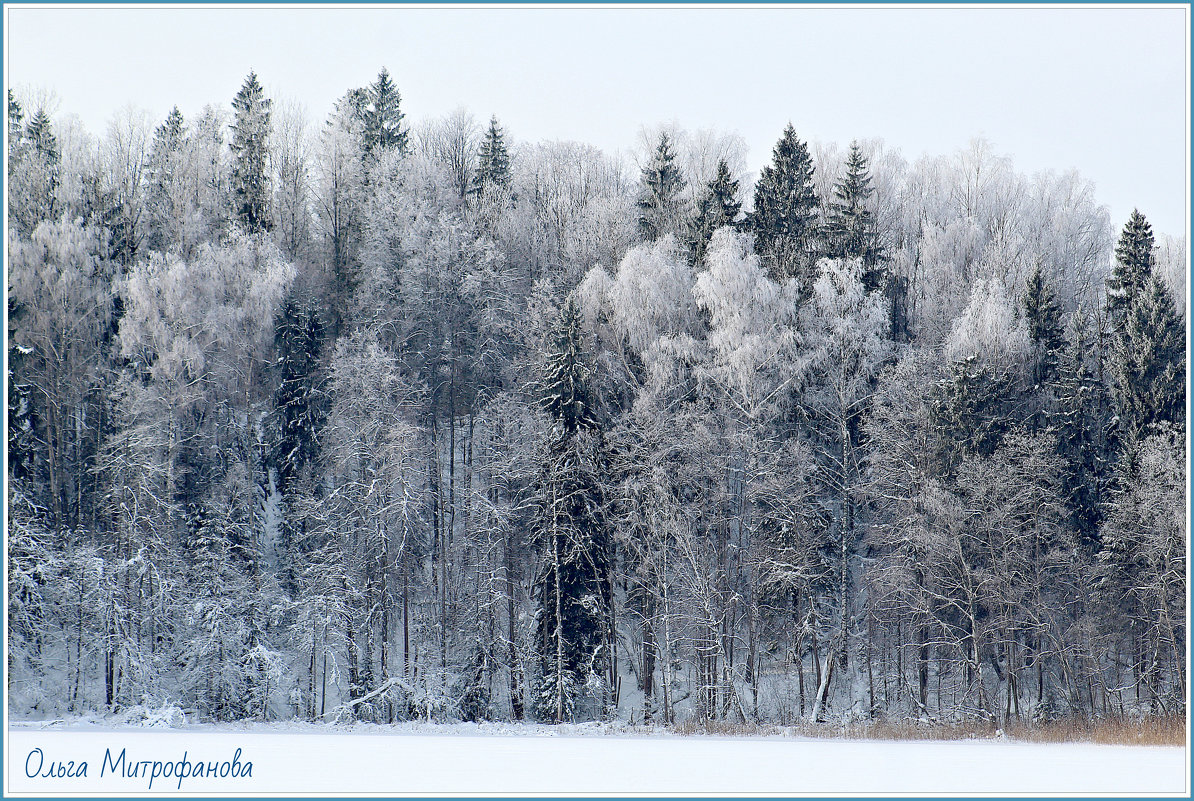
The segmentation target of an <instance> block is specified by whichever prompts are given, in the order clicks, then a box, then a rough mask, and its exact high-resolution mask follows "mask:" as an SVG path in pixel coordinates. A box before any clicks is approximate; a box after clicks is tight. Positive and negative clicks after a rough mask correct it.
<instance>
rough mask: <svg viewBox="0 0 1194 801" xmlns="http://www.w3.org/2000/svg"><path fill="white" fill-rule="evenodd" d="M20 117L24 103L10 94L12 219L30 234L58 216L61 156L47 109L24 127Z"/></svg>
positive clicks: (18, 229) (14, 225)
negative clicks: (20, 122)
mask: <svg viewBox="0 0 1194 801" xmlns="http://www.w3.org/2000/svg"><path fill="white" fill-rule="evenodd" d="M20 118H21V111H20V104H19V103H16V101H13V100H11V98H10V103H9V118H8V119H9V134H10V136H9V153H8V192H9V202H8V219H9V225H10V226H11V227H12V230H13V232H14V233H16V234H19V235H21V236H25V237H27V236H29V235H30V234H31V233H32V232H33V229H34V228H36V227H37V225H38V223H40V222H43V221H46V220H53V219H55V218H56V217H57V206H58V202H57V192H58V185H59V183H60V181H59V168H60V165H59V162H60V160H61V156H60V153H59V149H58V140H57V137H56V136H55V135H54V126H53V123H52V122H51V121H50V117H49V115H48V114H47V113H46V112H45V110H44V109H38V111H37V113H35V114H34V115H33V117H32V118H31V119H30V120H29V121H28V122H27V123H26V124H25V127H24V130H23V131H22V130H20V128H19V123H15V122H14V120H18V119H20ZM13 133H16V134H17V135H16V136H13V135H12V134H13Z"/></svg>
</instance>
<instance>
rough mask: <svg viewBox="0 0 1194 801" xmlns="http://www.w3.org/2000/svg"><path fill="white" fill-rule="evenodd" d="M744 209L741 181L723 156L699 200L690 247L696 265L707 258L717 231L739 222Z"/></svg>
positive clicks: (690, 253) (690, 254) (689, 242)
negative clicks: (710, 242) (706, 254)
mask: <svg viewBox="0 0 1194 801" xmlns="http://www.w3.org/2000/svg"><path fill="white" fill-rule="evenodd" d="M741 211H742V201H741V200H739V199H738V181H736V180H734V179H733V178H732V177H730V168H729V166H728V165H727V164H726V162H725V159H721V160H719V161H718V162H717V174H716V175H714V176H713V180H712V181H710V182H709V183H708V184H706V186H705V193H704V194H703V195H702V196H701V199H700V200H699V201H698V202H697V213H696V217H695V218H694V219H693V221H692V229H691V234H690V237H689V241H688V251H689V256H690V257H691V259H692V263H693V264H694V265H699V264H701V263H702V262H703V261H704V258H705V251H706V250H707V249H708V247H709V240H710V239H712V238H713V232H714V231H716V230H717V229H718V228H725V227H726V226H729V225H735V224H736V223H737V222H738V215H739V214H740V213H741Z"/></svg>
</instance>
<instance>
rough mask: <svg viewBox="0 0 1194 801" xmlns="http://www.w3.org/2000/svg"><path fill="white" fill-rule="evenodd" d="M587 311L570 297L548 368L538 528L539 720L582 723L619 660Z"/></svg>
mask: <svg viewBox="0 0 1194 801" xmlns="http://www.w3.org/2000/svg"><path fill="white" fill-rule="evenodd" d="M580 320H581V318H580V309H579V307H578V305H577V302H576V299H575V297H574V296H569V298H568V300H567V302H566V303H565V306H564V309H563V313H562V315H561V319H560V322H559V324H558V325H557V327H556V331H555V334H554V337H553V342H552V345H551V350H550V352H549V354H548V360H547V365H546V369H545V371H544V392H543V396H542V401H541V403H542V406H543V408H544V410H546V411H547V412H548V414H550V415H551V418H552V432H551V443H550V449H549V456H548V464H547V465H546V466H545V469H544V474H543V480H542V489H543V497H542V499H541V506H540V508H541V512H540V514H539V519H538V524H537V529H538V533H539V539H540V540H541V542H542V543H543V552H544V553H543V562H542V567H541V569H540V571H539V576H538V579H537V581H536V587H535V597H536V601H537V603H538V611H537V620H538V626H537V630H536V647H537V651H538V654H539V663H540V681H539V684H538V688H537V692H536V694H535V705H536V708H537V710H538V714H539V717H540V718H542V719H543V720H546V721H551V722H555V723H559V722H562V721H565V720H570V719H572V718H573V717H574V716H575V715H576V714H577V712H578V711H579V709H578V705H579V703H580V702H581V700H582V697H583V695H584V693H585V688H593V687H595V686H598V685H599V684H600V683H601V682H602V681H603V679H604V676H605V674H606V668H607V664H608V660H609V659H610V655H611V652H610V643H611V631H610V625H609V620H610V608H611V603H612V598H611V587H612V585H611V566H610V537H609V533H608V531H607V528H606V526H605V523H604V521H603V519H602V513H601V507H602V500H601V485H600V482H599V471H600V469H601V431H600V423H599V421H598V417H597V414H596V409H595V407H594V402H593V395H592V393H591V391H590V389H589V386H588V382H589V371H588V368H587V367H586V366H585V364H584V356H583V353H582V343H581V330H580Z"/></svg>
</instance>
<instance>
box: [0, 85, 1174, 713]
mask: <svg viewBox="0 0 1194 801" xmlns="http://www.w3.org/2000/svg"><path fill="white" fill-rule="evenodd" d="M362 80H363V81H368V80H369V77H368V76H362ZM232 89H235V87H231V88H230V93H231V90H232ZM229 99H231V104H228V102H227V101H226V100H225V101H224V102H221V103H218V104H214V105H210V106H207V107H205V108H202V109H188V110H185V111H183V110H179V109H178V108H175V109H174V110H173V111H171V112H170V114H169V116H168V117H166V118H165V119H164V120H151V119H149V118H148V116H147V115H146V114H145V113H143V112H139V111H137V110H135V109H126V110H124V111H121V112H119V113H118V114H116V115H115V116H114V117H113V119H112V121H111V123H110V125H109V126H108V129H107V130H106V131H105V132H102V134H96V133H93V132H89V131H87V130H85V129H84V128H83V126H82V124H81V123H80V122H79V121H78V118H76V117H73V116H71V115H70V114H69V113H54V112H55V111H56V110H55V109H49V110H47V109H46V108H41V107H39V105H38V103H37V101H36V96H34V95H30V96H29V97H19V96H14V95H13V94H12V93H11V92H10V93H9V96H8V191H9V195H8V197H9V206H8V217H7V220H8V253H9V262H8V275H7V280H8V292H9V296H8V336H9V339H8V351H7V356H8V420H9V428H8V440H7V447H8V475H7V479H8V493H7V503H8V535H7V536H8V564H7V569H8V573H7V581H8V592H9V602H8V624H9V640H8V648H9V650H8V682H9V684H8V687H9V692H10V696H9V699H10V700H9V711H10V713H11V714H12V715H14V716H16V717H18V718H41V717H45V716H61V715H70V714H83V713H96V712H98V713H106V712H120V711H122V710H128V709H130V708H133V707H136V706H137V705H144V706H152V707H159V708H160V707H163V706H165V707H173V706H177V707H179V708H181V709H184V710H188V711H189V712H190V713H191V714H192V715H193V716H195V718H196V719H199V720H204V719H211V720H221V721H227V720H239V719H279V718H289V717H296V718H303V719H311V720H324V721H342V720H347V719H356V720H366V721H373V722H381V723H385V722H393V721H399V720H411V719H424V720H466V721H475V720H504V721H522V720H525V721H542V722H559V721H583V720H605V719H617V720H625V721H635V722H637V723H654V724H670V723H680V722H685V721H691V720H694V719H695V720H698V721H699V720H714V721H721V720H730V721H742V722H764V723H777V724H780V725H790V724H792V723H795V722H799V721H805V722H809V723H812V722H815V721H842V720H859V719H872V718H885V719H895V720H906V719H922V720H931V721H939V722H957V721H964V720H981V721H989V722H992V723H1002V722H1005V721H1008V720H1018V721H1025V722H1031V721H1044V720H1051V719H1056V718H1062V717H1067V716H1083V717H1091V716H1095V717H1099V716H1116V717H1118V716H1137V715H1174V714H1183V713H1184V712H1185V706H1184V698H1185V693H1186V687H1185V670H1186V664H1185V652H1186V639H1185V631H1186V619H1185V607H1186V595H1185V585H1186V563H1185V553H1186V523H1185V519H1186V511H1185V486H1186V472H1185V462H1186V444H1185V443H1186V411H1185V409H1186V395H1185V381H1186V354H1185V338H1186V333H1185V330H1186V315H1187V313H1188V312H1187V309H1186V304H1185V296H1186V285H1185V270H1186V250H1185V248H1186V245H1185V241H1184V240H1183V239H1178V238H1171V237H1168V236H1165V235H1162V234H1161V233H1160V232H1157V233H1154V232H1153V231H1152V229H1151V227H1150V225H1149V223H1148V221H1147V220H1146V218H1145V216H1144V215H1143V214H1141V213H1139V212H1137V213H1133V214H1132V215H1131V218H1130V219H1128V220H1115V221H1113V220H1111V219H1110V216H1109V214H1108V213H1107V211H1106V209H1105V208H1104V207H1103V206H1101V205H1100V204H1099V202H1098V199H1097V198H1096V196H1095V192H1094V188H1093V187H1092V185H1091V184H1090V183H1088V182H1087V181H1085V180H1084V179H1083V178H1081V177H1080V176H1079V175H1078V174H1076V173H1074V172H1066V173H1050V172H1045V173H1038V174H1034V175H1025V174H1022V173H1020V172H1017V171H1016V169H1015V167H1014V165H1013V163H1012V161H1011V159H1010V158H1009V157H1007V156H1005V155H1002V154H999V153H997V152H995V151H994V150H993V148H992V147H991V146H990V145H989V144H987V143H986V142H984V141H975V142H973V143H972V144H971V145H970V146H969V147H967V148H966V149H964V150H961V151H959V152H956V153H952V154H945V155H940V156H935V157H934V156H926V157H922V158H919V159H917V160H915V161H909V160H908V159H906V158H904V157H903V156H901V154H900V153H899V152H895V151H893V150H892V149H890V148H887V147H885V146H884V144H883V143H882V142H881V141H879V140H860V141H856V142H849V143H826V142H814V141H809V140H807V139H804V138H801V134H800V133H799V132H797V131H795V130H793V129H792V127H791V126H789V127H788V128H787V129H786V130H783V131H776V137H777V141H776V144H775V148H774V151H773V153H771V154H770V158H769V159H767V160H766V165H765V166H763V167H762V169H761V171H759V172H758V173H757V174H754V173H752V172H750V171H749V170H748V161H747V154H746V153H745V146H744V144H743V142H742V139H741V138H740V137H738V136H737V135H735V134H733V133H730V132H728V131H715V130H698V131H686V130H681V129H679V128H678V127H677V126H675V125H672V126H656V127H654V128H646V129H644V130H643V132H642V136H641V144H640V147H639V150H638V151H637V152H636V153H635V154H634V155H633V156H621V155H619V156H614V155H610V154H607V153H603V152H601V151H599V150H597V149H596V148H593V147H591V146H588V145H585V144H583V143H576V142H556V141H545V142H533V141H521V140H516V139H515V138H513V137H512V136H510V135H507V133H506V132H505V131H504V129H503V127H502V124H501V121H500V114H499V116H498V117H494V118H491V119H488V120H478V119H475V118H474V117H473V116H471V115H470V114H469V113H468V112H466V111H463V110H461V111H459V112H456V113H453V114H451V115H449V116H447V117H445V118H441V119H416V118H414V117H413V116H408V115H407V114H406V110H405V108H404V106H403V103H402V98H401V95H400V92H399V87H398V86H397V85H396V84H395V82H394V80H393V79H392V78H391V76H390V75H389V74H388V73H387V72H386V70H384V69H383V70H381V72H380V73H379V74H378V75H377V76H376V78H375V79H374V80H372V82H369V83H366V85H364V86H362V87H361V88H358V89H352V90H350V91H348V92H347V93H345V94H344V95H343V97H342V99H341V100H340V101H339V102H338V103H337V104H336V105H335V107H334V108H333V109H331V110H330V111H328V112H327V114H326V117H324V118H322V119H318V120H316V119H313V118H309V117H308V115H307V113H306V111H305V110H304V109H303V108H302V107H301V106H298V105H297V104H295V103H283V102H281V101H274V100H271V99H270V98H269V97H268V96H267V92H266V91H265V89H264V88H263V86H262V84H261V82H260V81H259V79H258V77H257V76H256V75H254V74H252V73H250V74H249V75H248V77H247V78H246V79H245V80H244V83H243V85H242V86H241V87H240V89H239V91H237V92H236V94H235V97H234V98H229ZM323 111H327V110H321V113H323ZM726 123H727V125H729V126H732V125H733V121H732V120H727V121H726ZM528 133H533V132H528ZM763 160H764V159H762V158H760V159H759V161H760V162H762V161H763ZM1145 211H1147V210H1145Z"/></svg>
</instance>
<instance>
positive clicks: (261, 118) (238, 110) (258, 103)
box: [230, 72, 273, 234]
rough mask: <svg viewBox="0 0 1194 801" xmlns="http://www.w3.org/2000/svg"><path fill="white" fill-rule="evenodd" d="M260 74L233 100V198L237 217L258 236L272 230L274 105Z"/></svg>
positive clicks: (248, 82)
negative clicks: (270, 185) (270, 168)
mask: <svg viewBox="0 0 1194 801" xmlns="http://www.w3.org/2000/svg"><path fill="white" fill-rule="evenodd" d="M272 103H273V101H271V100H269V98H267V97H266V96H265V92H264V91H263V90H262V88H261V84H260V83H259V82H258V81H257V73H255V72H250V73H249V76H248V77H247V78H245V82H244V84H243V85H242V86H241V88H240V91H239V92H237V93H236V97H235V99H233V101H232V109H233V111H234V112H235V115H236V116H235V119H234V120H233V123H232V142H231V145H230V146H231V148H232V198H233V204H234V209H235V212H236V217H237V219H238V220H239V221H240V224H241V225H242V226H243V227H244V229H245V231H247V232H248V233H250V234H255V233H258V232H260V231H268V230H269V229H270V227H271V224H272V222H271V218H270V213H269V199H270V189H269V135H270V106H271V105H272Z"/></svg>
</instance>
